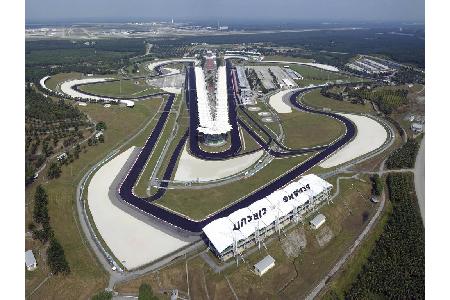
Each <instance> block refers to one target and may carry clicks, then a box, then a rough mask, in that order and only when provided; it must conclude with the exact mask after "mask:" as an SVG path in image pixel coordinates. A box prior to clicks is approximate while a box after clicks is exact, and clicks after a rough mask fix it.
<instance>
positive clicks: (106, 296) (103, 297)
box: [91, 291, 113, 300]
mask: <svg viewBox="0 0 450 300" xmlns="http://www.w3.org/2000/svg"><path fill="white" fill-rule="evenodd" d="M112 297H113V294H112V292H107V291H101V292H99V293H97V294H95V295H94V296H93V297H92V299H91V300H111V299H112Z"/></svg>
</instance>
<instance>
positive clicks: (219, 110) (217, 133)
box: [194, 66, 232, 144]
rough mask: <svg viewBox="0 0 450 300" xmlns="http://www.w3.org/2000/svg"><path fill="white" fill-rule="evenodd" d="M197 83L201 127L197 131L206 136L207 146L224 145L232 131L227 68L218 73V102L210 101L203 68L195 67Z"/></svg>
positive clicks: (221, 68) (219, 69)
mask: <svg viewBox="0 0 450 300" xmlns="http://www.w3.org/2000/svg"><path fill="white" fill-rule="evenodd" d="M194 71H195V83H196V89H197V103H198V114H199V127H198V128H197V131H198V132H200V133H202V134H204V138H205V142H206V143H207V144H217V143H222V142H223V141H224V139H226V135H227V133H228V132H229V131H230V130H231V129H232V127H231V125H230V123H229V119H228V93H227V74H226V68H225V66H220V67H219V68H218V71H217V86H216V101H215V106H214V102H213V101H210V100H209V99H208V94H207V91H206V83H205V74H204V73H203V70H202V68H200V67H195V69H194Z"/></svg>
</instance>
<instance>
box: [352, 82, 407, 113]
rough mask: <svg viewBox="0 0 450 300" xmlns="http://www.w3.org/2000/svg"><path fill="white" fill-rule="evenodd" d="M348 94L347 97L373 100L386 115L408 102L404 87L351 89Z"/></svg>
mask: <svg viewBox="0 0 450 300" xmlns="http://www.w3.org/2000/svg"><path fill="white" fill-rule="evenodd" d="M348 95H349V97H358V98H361V99H367V100H369V101H373V102H375V103H376V104H377V105H378V107H379V109H380V110H381V111H382V112H383V113H385V114H387V115H389V114H391V113H392V112H393V111H394V110H395V109H397V108H398V107H400V106H402V105H405V104H408V98H407V96H408V90H405V89H395V90H392V89H379V90H372V89H371V90H369V89H365V88H361V89H359V90H354V89H351V90H350V91H349V92H348Z"/></svg>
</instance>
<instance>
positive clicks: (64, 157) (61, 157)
mask: <svg viewBox="0 0 450 300" xmlns="http://www.w3.org/2000/svg"><path fill="white" fill-rule="evenodd" d="M66 158H67V153H66V152H63V153H61V154H60V155H58V156H57V157H56V159H57V160H58V161H61V160H65V159H66Z"/></svg>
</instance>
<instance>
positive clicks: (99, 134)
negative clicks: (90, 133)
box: [95, 130, 103, 139]
mask: <svg viewBox="0 0 450 300" xmlns="http://www.w3.org/2000/svg"><path fill="white" fill-rule="evenodd" d="M101 136H103V130H102V131H99V132H97V133H96V134H95V138H96V139H98V138H99V137H101Z"/></svg>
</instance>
